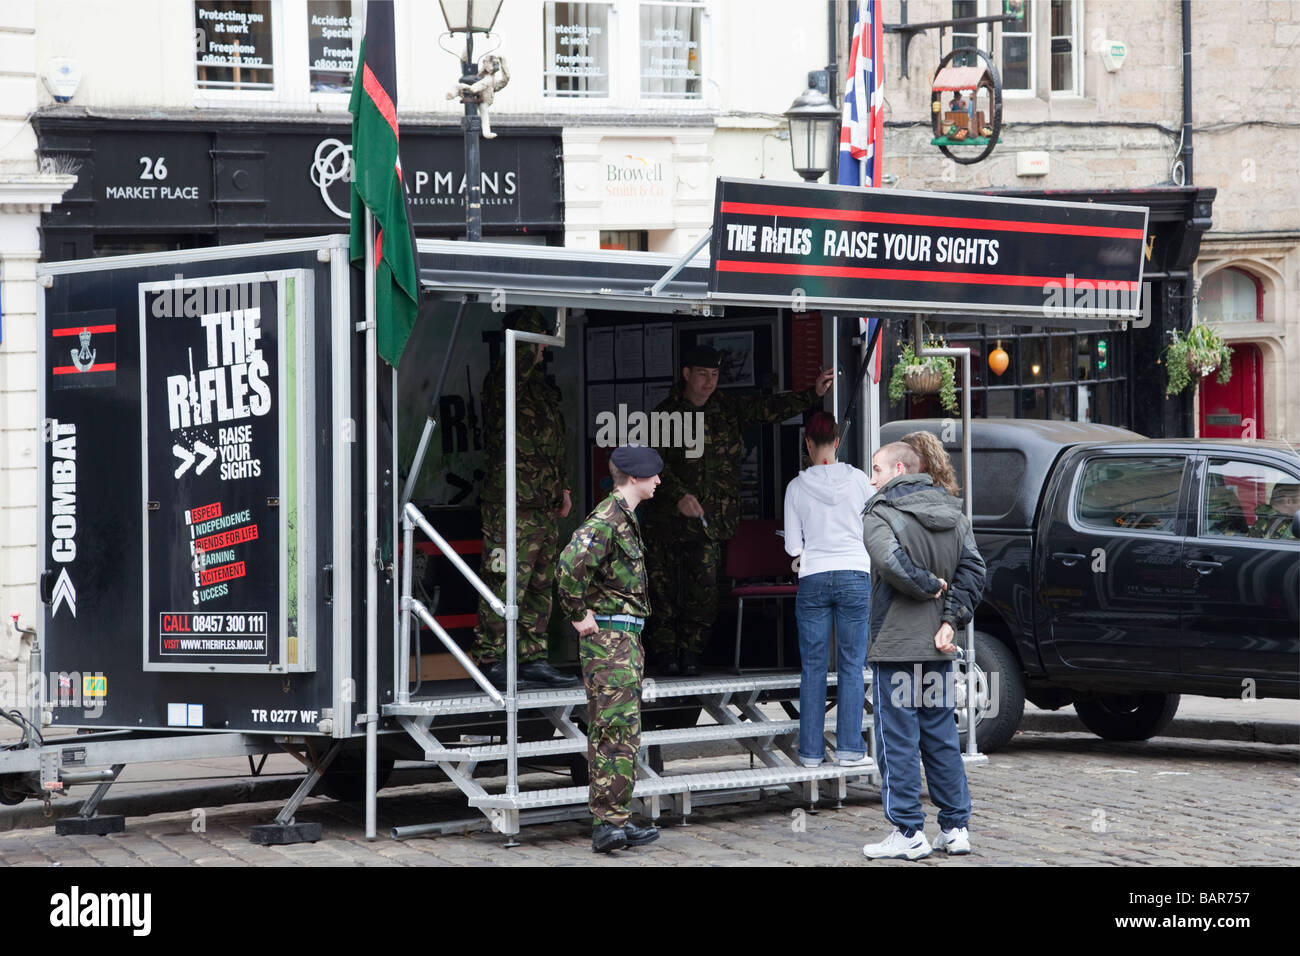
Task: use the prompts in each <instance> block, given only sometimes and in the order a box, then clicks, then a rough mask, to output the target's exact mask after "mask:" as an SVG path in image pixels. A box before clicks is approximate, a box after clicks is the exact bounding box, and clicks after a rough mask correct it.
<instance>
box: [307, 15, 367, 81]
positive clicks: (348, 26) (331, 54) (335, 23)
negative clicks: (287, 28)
mask: <svg viewBox="0 0 1300 956" xmlns="http://www.w3.org/2000/svg"><path fill="white" fill-rule="evenodd" d="M360 41H361V19H360V18H359V17H358V16H356V15H355V11H354V10H353V4H352V0H309V2H308V4H307V68H308V70H309V71H310V79H309V82H310V84H311V91H312V92H313V93H351V92H352V77H353V74H355V73H356V66H357V60H356V50H357V46H358V45H359V44H360Z"/></svg>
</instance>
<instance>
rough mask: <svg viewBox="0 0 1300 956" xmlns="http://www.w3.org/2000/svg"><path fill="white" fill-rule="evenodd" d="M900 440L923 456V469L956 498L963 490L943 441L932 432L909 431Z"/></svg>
mask: <svg viewBox="0 0 1300 956" xmlns="http://www.w3.org/2000/svg"><path fill="white" fill-rule="evenodd" d="M899 441H901V442H903V443H904V444H906V445H908V446H909V447H910V448H911V449H912V451H914V452H916V453H917V455H919V456H920V458H921V471H923V472H925V473H926V474H927V475H929V476H930V477H931V478H932V479H934V484H935V487H937V488H942V489H943V490H944V491H946V492H948V494H950V495H952V496H953V497H954V498H957V497H959V492H960V491H961V488H960V486H959V485H958V484H957V474H956V472H955V471H954V470H953V467H952V459H951V458H949V457H948V452H947V450H946V449H945V448H944V447H943V443H942V442H941V441H939V439H937V438H935V437H934V435H932V434H931V433H930V432H908V433H907V434H906V435H904V436H903V437H902V438H900V439H899Z"/></svg>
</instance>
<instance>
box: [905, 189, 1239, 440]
mask: <svg viewBox="0 0 1300 956" xmlns="http://www.w3.org/2000/svg"><path fill="white" fill-rule="evenodd" d="M988 195H1000V196H1007V197H1012V198H1019V199H1043V200H1047V199H1050V200H1065V201H1070V202H1082V203H1102V202H1104V203H1118V204H1122V205H1127V206H1140V207H1145V208H1146V209H1147V210H1148V211H1149V213H1148V222H1147V237H1146V241H1145V243H1144V244H1143V255H1144V258H1145V262H1144V270H1143V283H1142V315H1141V317H1140V318H1139V319H1137V320H1135V321H1133V322H1132V323H1118V322H1105V321H1101V322H1094V323H1088V322H1080V321H1071V322H1068V323H1064V324H1063V326H1062V327H1061V328H1057V327H1054V326H1053V325H1052V324H1051V323H1050V321H1048V322H1036V323H1035V324H1034V325H1032V326H1031V325H1028V324H1021V323H1019V322H1017V321H1014V320H1012V319H1010V318H1009V317H1008V318H1007V319H1006V320H1003V321H1000V322H988V321H982V322H981V321H975V320H974V319H973V318H972V319H971V320H970V321H961V320H960V319H958V320H957V321H951V322H947V323H945V324H944V325H943V326H939V325H935V326H933V328H932V329H931V330H932V331H934V332H936V333H941V334H942V335H943V336H944V338H945V339H946V340H947V342H948V343H949V344H950V345H954V346H961V347H969V348H971V349H972V353H973V354H972V356H971V360H972V361H971V365H972V373H971V378H972V382H971V385H972V394H971V397H972V401H973V414H974V416H975V417H976V418H1031V419H1048V420H1056V421H1079V422H1097V423H1099V424H1103V425H1115V426H1118V427H1121V428H1128V429H1132V430H1133V431H1136V432H1138V433H1140V434H1143V435H1146V436H1148V437H1151V438H1165V437H1181V436H1188V435H1194V434H1196V432H1195V425H1194V419H1193V411H1192V393H1191V392H1190V391H1188V392H1185V393H1184V394H1183V395H1179V396H1174V397H1172V398H1166V397H1165V375H1164V369H1163V365H1162V364H1161V360H1162V354H1163V351H1164V348H1165V346H1166V345H1167V344H1168V342H1169V333H1170V332H1171V331H1172V330H1173V329H1179V330H1183V331H1185V330H1186V329H1187V328H1188V327H1189V326H1190V325H1191V322H1192V315H1193V310H1192V293H1191V289H1192V273H1191V269H1192V264H1193V263H1194V262H1195V260H1196V256H1197V252H1198V250H1199V248H1200V241H1201V236H1202V235H1203V234H1204V233H1205V232H1206V231H1207V230H1208V229H1209V228H1210V214H1211V207H1212V206H1213V203H1214V197H1215V190H1213V189H1199V188H1192V187H1186V188H1180V187H1169V188H1155V189H1146V190H1105V191H1096V192H1092V191H1056V192H1052V193H1050V194H1049V193H1044V192H1026V191H1019V190H1017V191H1010V192H998V193H993V192H990V193H988ZM1088 265H1089V264H1087V263H1073V264H1071V263H1062V264H1061V270H1062V271H1063V272H1065V273H1067V276H1068V274H1069V273H1073V274H1074V275H1075V276H1077V277H1079V279H1080V281H1079V283H1078V284H1077V285H1075V286H1073V287H1072V286H1071V285H1070V284H1069V283H1068V282H1064V283H1062V288H1061V289H1059V290H1058V291H1057V295H1056V299H1055V300H1054V301H1048V299H1047V298H1046V297H1045V298H1044V303H1043V305H1044V309H1043V314H1044V315H1048V314H1050V310H1056V312H1057V313H1058V314H1061V315H1064V316H1066V317H1071V313H1072V312H1075V311H1078V307H1079V306H1080V305H1082V304H1083V303H1084V302H1085V297H1086V296H1091V295H1096V294H1097V290H1095V289H1091V288H1089V287H1088V286H1087V285H1086V284H1085V283H1084V282H1083V281H1082V277H1083V276H1085V275H1086V274H1087V273H1088ZM1065 325H1068V328H1066V327H1064V326H1065ZM907 336H908V330H906V329H903V328H901V327H899V326H891V327H890V328H887V329H886V331H885V338H884V346H885V352H884V357H883V372H882V381H883V382H884V383H888V382H889V379H890V376H891V374H892V372H893V367H894V364H895V363H896V361H897V358H898V354H899V352H900V350H901V347H902V345H903V343H904V342H905V341H906V339H907ZM958 376H959V377H960V372H958ZM961 385H962V383H961V382H960V381H958V382H957V387H958V388H961ZM886 407H887V409H888V411H887V412H886V413H885V414H884V415H883V416H882V417H883V418H884V419H885V420H886V421H894V420H898V419H904V418H934V417H939V418H942V417H944V416H947V415H951V414H952V413H951V412H950V411H948V410H945V409H943V408H942V407H941V405H940V403H939V399H938V397H937V396H935V395H913V394H911V393H910V392H909V393H907V394H905V395H904V397H903V399H902V400H901V401H899V402H893V403H888V400H887V399H885V398H882V410H883V409H884V408H886Z"/></svg>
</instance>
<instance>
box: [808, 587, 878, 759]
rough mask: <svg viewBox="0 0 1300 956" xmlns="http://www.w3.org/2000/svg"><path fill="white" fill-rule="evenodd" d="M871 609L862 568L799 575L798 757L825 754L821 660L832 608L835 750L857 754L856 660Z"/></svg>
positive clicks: (860, 689)
mask: <svg viewBox="0 0 1300 956" xmlns="http://www.w3.org/2000/svg"><path fill="white" fill-rule="evenodd" d="M870 610H871V576H870V575H869V574H867V572H866V571H823V572H822V573H820V574H809V575H807V576H806V577H802V578H800V579H799V594H798V596H797V597H796V598H795V601H794V612H795V618H796V620H797V621H798V622H799V656H800V658H801V659H802V661H803V677H802V679H801V680H800V682H799V757H800V758H801V759H805V760H820V759H821V758H822V757H824V756H825V755H826V740H825V735H824V734H825V726H826V661H827V656H828V654H829V649H830V643H831V614H832V612H834V614H835V642H836V645H837V647H838V650H839V654H838V660H837V661H836V671H837V672H838V674H839V691H838V699H837V704H836V719H835V743H836V749H835V755H836V757H838V758H839V759H841V760H844V759H852V758H858V757H862V756H863V755H864V754H866V752H867V750H866V746H865V745H864V743H863V740H862V701H863V697H864V696H865V693H866V692H865V689H864V684H863V680H862V663H863V661H864V660H865V659H866V656H867V621H868V618H869V616H870Z"/></svg>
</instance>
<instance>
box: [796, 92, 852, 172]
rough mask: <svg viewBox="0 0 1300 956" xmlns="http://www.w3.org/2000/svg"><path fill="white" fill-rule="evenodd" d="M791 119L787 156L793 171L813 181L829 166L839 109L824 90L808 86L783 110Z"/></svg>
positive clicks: (832, 154) (837, 125)
mask: <svg viewBox="0 0 1300 956" xmlns="http://www.w3.org/2000/svg"><path fill="white" fill-rule="evenodd" d="M785 118H786V119H787V120H789V121H790V157H791V162H792V163H793V165H794V171H795V172H796V173H798V174H799V175H800V176H802V177H803V178H804V180H805V181H807V182H810V183H815V182H817V180H819V179H821V178H822V176H823V175H824V174H825V173H826V170H828V169H830V168H831V161H832V158H833V157H834V155H835V146H836V142H835V140H836V133H837V132H838V129H839V122H840V111H839V110H837V109H836V108H835V105H834V104H833V103H831V101H830V99H829V98H828V97H827V96H826V94H825V93H823V92H821V91H820V90H818V89H815V88H813V87H811V86H810V87H809V88H808V89H806V90H804V91H803V92H802V93H800V94H799V96H798V97H797V98H796V99H795V101H794V102H793V103H791V104H790V108H789V109H788V110H786V111H785Z"/></svg>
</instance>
